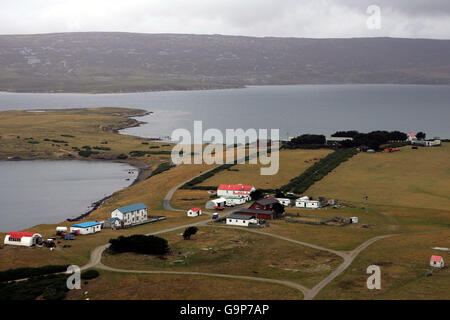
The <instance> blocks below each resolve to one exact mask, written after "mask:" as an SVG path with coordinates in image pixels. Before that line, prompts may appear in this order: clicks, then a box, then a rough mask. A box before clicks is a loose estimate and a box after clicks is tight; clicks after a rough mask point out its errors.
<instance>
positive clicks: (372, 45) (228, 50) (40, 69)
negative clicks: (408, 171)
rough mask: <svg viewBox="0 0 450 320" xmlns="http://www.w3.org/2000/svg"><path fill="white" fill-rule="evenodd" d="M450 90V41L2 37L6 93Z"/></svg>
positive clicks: (0, 76) (0, 71) (0, 64)
mask: <svg viewBox="0 0 450 320" xmlns="http://www.w3.org/2000/svg"><path fill="white" fill-rule="evenodd" d="M309 83H313V84H328V83H410V84H411V83H412V84H416V83H421V84H450V40H425V39H394V38H357V39H304V38H273V37H267V38H256V37H241V36H221V35H181V34H132V33H96V32H93V33H61V34H43V35H4V36H0V91H31V92H40V91H56V92H60V91H61V92H119V91H151V90H170V89H208V88H222V87H240V86H244V85H265V84H309Z"/></svg>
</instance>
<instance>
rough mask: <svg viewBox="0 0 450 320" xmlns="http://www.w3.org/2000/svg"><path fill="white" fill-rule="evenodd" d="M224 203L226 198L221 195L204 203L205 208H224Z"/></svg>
mask: <svg viewBox="0 0 450 320" xmlns="http://www.w3.org/2000/svg"><path fill="white" fill-rule="evenodd" d="M226 203H227V199H225V198H222V197H221V198H218V199H213V200H209V201H208V202H207V203H206V204H205V208H206V209H217V208H225V205H226Z"/></svg>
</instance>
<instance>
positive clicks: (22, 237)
mask: <svg viewBox="0 0 450 320" xmlns="http://www.w3.org/2000/svg"><path fill="white" fill-rule="evenodd" d="M41 242H42V236H41V235H40V234H39V233H31V232H18V231H13V232H10V233H8V234H7V235H6V236H5V240H4V244H9V245H14V246H24V247H32V246H34V245H36V244H39V243H41Z"/></svg>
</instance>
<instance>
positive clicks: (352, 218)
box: [350, 217, 359, 223]
mask: <svg viewBox="0 0 450 320" xmlns="http://www.w3.org/2000/svg"><path fill="white" fill-rule="evenodd" d="M350 221H351V223H358V221H359V219H358V217H350Z"/></svg>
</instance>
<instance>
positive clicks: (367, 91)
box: [0, 85, 450, 231]
mask: <svg viewBox="0 0 450 320" xmlns="http://www.w3.org/2000/svg"><path fill="white" fill-rule="evenodd" d="M83 107H129V108H139V109H145V110H148V111H152V112H153V114H151V115H149V116H145V117H140V118H139V120H141V121H146V122H147V124H145V125H142V126H140V127H136V128H129V129H126V130H122V133H126V134H132V135H138V136H144V137H160V136H166V135H171V133H172V131H173V130H174V129H177V128H185V129H188V130H192V127H193V121H194V120H202V121H203V130H206V129H208V128H218V129H220V130H225V129H227V128H232V129H233V128H234V129H236V128H243V129H248V128H268V129H269V128H278V129H280V136H281V137H282V138H284V137H286V136H294V135H297V134H300V133H323V134H327V135H330V134H331V133H333V132H335V131H337V130H350V129H356V130H359V131H363V132H367V131H371V130H378V129H380V130H401V131H404V132H418V131H424V132H426V133H427V136H428V137H433V136H440V137H442V138H450V125H449V124H450V86H425V85H301V86H264V87H249V88H246V89H229V90H210V91H166V92H150V93H126V94H95V95H93V94H61V93H58V94H47V93H39V94H35V93H5V92H0V110H32V109H65V108H83ZM129 168H130V167H128V165H125V164H117V163H105V162H102V163H99V162H83V161H24V162H0V176H1V177H2V182H1V184H0V204H1V206H0V231H8V230H13V229H22V228H26V227H30V226H33V225H35V224H39V223H56V222H59V221H62V220H65V219H66V218H70V217H74V216H78V215H80V214H83V213H85V212H86V211H87V209H88V206H89V205H90V204H91V203H93V202H94V201H96V200H99V199H101V198H103V197H104V196H106V195H109V194H111V193H112V192H114V191H116V190H118V189H120V188H124V187H126V186H128V185H129V184H130V183H131V180H130V181H126V180H125V178H128V177H129V176H131V175H128V173H127V171H128V169H129ZM133 178H134V177H133Z"/></svg>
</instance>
